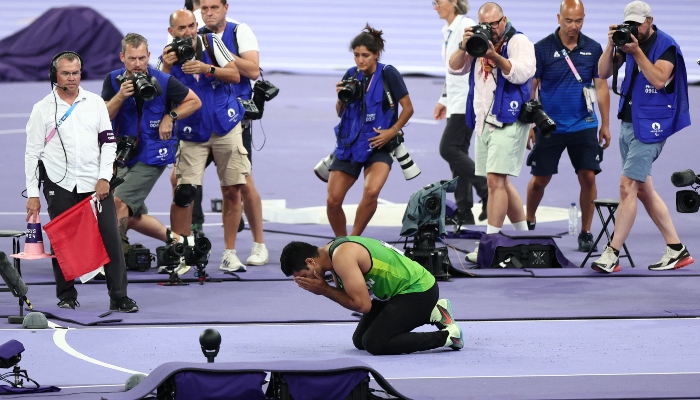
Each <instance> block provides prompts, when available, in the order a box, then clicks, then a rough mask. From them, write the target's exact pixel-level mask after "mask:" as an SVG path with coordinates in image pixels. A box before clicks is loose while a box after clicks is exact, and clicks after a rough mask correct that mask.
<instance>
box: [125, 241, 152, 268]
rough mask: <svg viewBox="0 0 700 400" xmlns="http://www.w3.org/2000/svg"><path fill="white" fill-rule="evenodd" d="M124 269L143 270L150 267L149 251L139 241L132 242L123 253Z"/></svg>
mask: <svg viewBox="0 0 700 400" xmlns="http://www.w3.org/2000/svg"><path fill="white" fill-rule="evenodd" d="M124 261H126V269H128V270H130V271H139V272H144V271H148V270H149V269H150V268H151V251H150V250H148V249H147V248H146V247H144V246H143V245H142V244H141V243H134V244H132V245H131V246H129V250H128V251H127V252H126V254H125V255H124Z"/></svg>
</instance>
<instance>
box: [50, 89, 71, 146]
mask: <svg viewBox="0 0 700 400" xmlns="http://www.w3.org/2000/svg"><path fill="white" fill-rule="evenodd" d="M79 102H80V100H76V101H74V102H73V105H72V106H70V108H69V109H68V111H66V113H65V114H63V116H62V117H61V119H59V120H58V122H57V123H56V126H54V128H53V129H52V130H51V132H50V133H49V136H47V137H46V141H45V142H44V146H46V144H47V143H49V141H51V139H52V138H53V135H55V134H56V132H57V131H58V128H60V127H61V125H63V121H65V120H66V119H67V118H68V116H69V115H70V113H72V112H73V109H74V108H75V106H77V105H78V103H79Z"/></svg>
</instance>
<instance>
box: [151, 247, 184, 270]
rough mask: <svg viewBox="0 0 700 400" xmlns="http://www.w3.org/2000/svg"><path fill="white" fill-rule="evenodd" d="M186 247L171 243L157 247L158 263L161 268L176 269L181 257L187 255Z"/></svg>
mask: <svg viewBox="0 0 700 400" xmlns="http://www.w3.org/2000/svg"><path fill="white" fill-rule="evenodd" d="M185 251H186V247H185V245H184V244H182V243H169V244H166V245H165V246H159V247H156V263H157V264H158V266H159V267H176V266H178V265H180V257H182V256H184V255H185Z"/></svg>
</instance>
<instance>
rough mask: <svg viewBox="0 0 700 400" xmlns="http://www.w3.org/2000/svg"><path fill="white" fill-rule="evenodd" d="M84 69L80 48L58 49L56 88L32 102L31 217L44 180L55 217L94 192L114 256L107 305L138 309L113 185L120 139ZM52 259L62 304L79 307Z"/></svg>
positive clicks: (53, 73)
mask: <svg viewBox="0 0 700 400" xmlns="http://www.w3.org/2000/svg"><path fill="white" fill-rule="evenodd" d="M82 68H83V64H82V60H81V59H80V56H79V55H78V54H77V53H74V52H72V51H64V52H61V53H58V54H57V55H56V56H55V57H54V58H53V59H52V60H51V66H50V74H49V76H50V78H51V84H52V86H55V87H54V88H52V89H53V90H52V91H51V94H49V95H47V96H46V97H44V98H43V99H42V100H41V101H39V102H38V103H36V104H35V105H34V108H32V113H31V115H30V116H29V121H28V122H27V147H26V151H25V154H24V171H25V175H26V184H27V221H30V220H32V218H36V221H38V220H39V219H38V218H39V212H40V211H41V201H40V200H39V192H40V190H41V189H40V187H39V183H40V181H43V185H44V188H43V192H44V198H45V199H46V203H47V210H48V212H49V217H51V219H54V218H56V217H58V216H59V215H61V214H63V213H64V212H65V211H68V210H69V209H70V208H71V207H73V206H74V205H76V204H78V203H79V202H80V201H82V200H84V199H85V198H86V197H89V196H91V195H93V194H94V195H95V197H97V200H98V201H99V203H100V206H101V208H102V211H101V212H100V213H98V214H97V223H98V226H99V230H100V235H101V236H102V241H103V242H104V245H105V249H106V250H107V255H108V256H109V260H110V261H109V262H108V263H107V264H105V266H104V270H105V276H106V279H107V291H108V293H109V309H110V310H112V311H120V312H136V311H138V310H139V308H138V306H137V305H136V302H135V301H134V300H132V299H130V298H129V297H127V290H126V288H127V285H128V281H127V279H126V265H125V263H124V254H123V253H122V251H121V247H120V246H119V231H118V229H117V215H116V212H115V210H114V198H113V196H112V193H111V192H110V184H109V182H110V179H111V178H112V170H113V163H114V158H115V152H116V149H117V145H116V138H115V136H114V133H113V132H112V126H111V125H110V121H109V114H108V112H107V107H106V106H105V103H104V102H103V101H102V99H101V98H100V97H99V96H98V95H97V94H95V93H92V92H88V91H87V90H85V89H83V88H81V87H80V79H81V77H80V71H81V70H82ZM75 245H77V246H80V245H81V244H80V243H75ZM51 263H52V264H53V275H54V278H55V280H56V297H58V299H59V302H58V307H59V308H66V309H75V307H76V306H80V303H78V291H77V290H76V289H75V282H74V281H72V280H71V281H66V279H65V277H64V276H63V272H62V271H61V267H60V266H59V264H58V260H57V259H56V258H54V259H52V260H51Z"/></svg>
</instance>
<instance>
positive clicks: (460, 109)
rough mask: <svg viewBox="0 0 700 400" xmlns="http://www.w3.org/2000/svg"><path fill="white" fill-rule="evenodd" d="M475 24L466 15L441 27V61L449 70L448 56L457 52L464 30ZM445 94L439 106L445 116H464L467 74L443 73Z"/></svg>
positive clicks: (467, 85)
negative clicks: (444, 109)
mask: <svg viewBox="0 0 700 400" xmlns="http://www.w3.org/2000/svg"><path fill="white" fill-rule="evenodd" d="M474 25H476V23H475V22H474V21H473V20H472V19H471V18H469V17H467V16H466V15H458V16H457V17H456V18H455V19H454V21H452V23H451V24H450V25H447V24H446V25H445V26H443V27H442V34H443V38H444V41H443V43H442V59H443V60H444V61H445V65H446V66H447V67H448V68H449V63H450V55H452V53H454V52H455V50H457V48H458V47H459V42H461V41H462V37H464V29H465V28H468V27H470V26H474ZM445 93H446V94H447V96H444V97H440V100H439V101H438V102H439V103H440V104H442V105H444V106H445V107H447V110H446V116H447V117H449V116H450V115H452V114H464V113H465V112H466V108H467V93H469V74H466V75H452V74H450V73H449V72H447V71H445Z"/></svg>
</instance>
